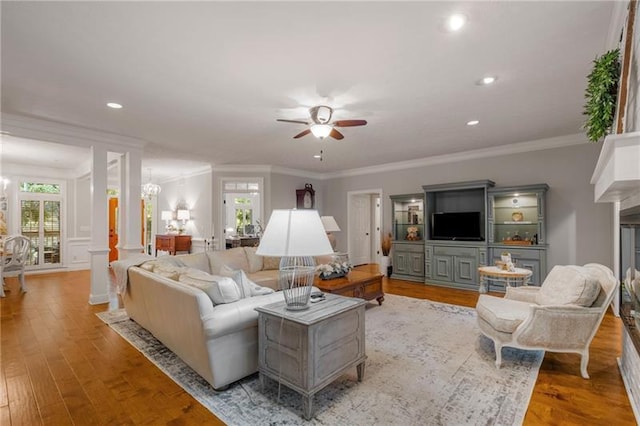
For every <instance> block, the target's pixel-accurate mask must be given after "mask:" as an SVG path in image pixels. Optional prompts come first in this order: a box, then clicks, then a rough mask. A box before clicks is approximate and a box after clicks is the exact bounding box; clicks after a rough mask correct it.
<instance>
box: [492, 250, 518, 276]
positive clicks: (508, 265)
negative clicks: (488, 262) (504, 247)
mask: <svg viewBox="0 0 640 426" xmlns="http://www.w3.org/2000/svg"><path fill="white" fill-rule="evenodd" d="M496 266H498V267H499V268H500V269H502V270H503V271H508V272H515V270H516V266H515V264H514V262H513V261H512V260H511V253H509V252H507V251H503V252H502V254H501V255H500V261H498V262H496Z"/></svg>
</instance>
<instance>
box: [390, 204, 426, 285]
mask: <svg viewBox="0 0 640 426" xmlns="http://www.w3.org/2000/svg"><path fill="white" fill-rule="evenodd" d="M390 198H391V209H392V216H393V241H392V249H391V252H392V263H391V264H392V265H393V268H392V270H393V275H392V277H393V278H398V279H403V280H409V281H418V282H424V237H425V221H424V213H425V210H424V198H423V194H421V193H419V194H402V195H392V196H391V197H390Z"/></svg>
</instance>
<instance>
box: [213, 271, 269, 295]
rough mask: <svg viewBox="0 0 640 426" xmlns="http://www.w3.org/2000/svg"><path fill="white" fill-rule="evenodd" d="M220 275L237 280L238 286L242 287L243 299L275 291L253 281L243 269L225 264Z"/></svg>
mask: <svg viewBox="0 0 640 426" xmlns="http://www.w3.org/2000/svg"><path fill="white" fill-rule="evenodd" d="M220 275H222V276H225V277H230V278H231V279H233V280H234V281H235V282H236V284H238V288H239V289H240V293H241V296H242V298H243V299H244V298H246V297H253V296H262V295H265V294H270V293H273V289H271V288H268V287H261V286H259V285H258V284H256V283H254V282H253V281H251V279H249V277H248V276H247V274H246V272H244V271H243V270H242V269H236V270H232V269H231V268H229V267H228V266H226V265H223V266H222V268H220Z"/></svg>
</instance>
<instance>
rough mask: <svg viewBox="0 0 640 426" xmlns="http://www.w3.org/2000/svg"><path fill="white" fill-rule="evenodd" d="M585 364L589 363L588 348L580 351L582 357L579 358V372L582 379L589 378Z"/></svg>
mask: <svg viewBox="0 0 640 426" xmlns="http://www.w3.org/2000/svg"><path fill="white" fill-rule="evenodd" d="M587 364H589V349H587V350H585V351H583V352H582V359H581V360H580V374H582V378H583V379H588V378H589V373H587Z"/></svg>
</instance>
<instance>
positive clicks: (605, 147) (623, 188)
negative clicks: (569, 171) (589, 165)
mask: <svg viewBox="0 0 640 426" xmlns="http://www.w3.org/2000/svg"><path fill="white" fill-rule="evenodd" d="M591 183H592V184H594V185H595V190H594V192H595V201H596V202H597V203H612V202H615V201H624V200H627V199H635V200H640V132H632V133H622V134H619V135H609V136H607V137H606V138H605V140H604V142H603V144H602V151H600V157H599V158H598V163H597V164H596V168H595V170H594V172H593V176H592V177H591ZM638 202H639V203H640V201H638ZM625 204H626V203H625ZM634 204H635V202H634Z"/></svg>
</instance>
